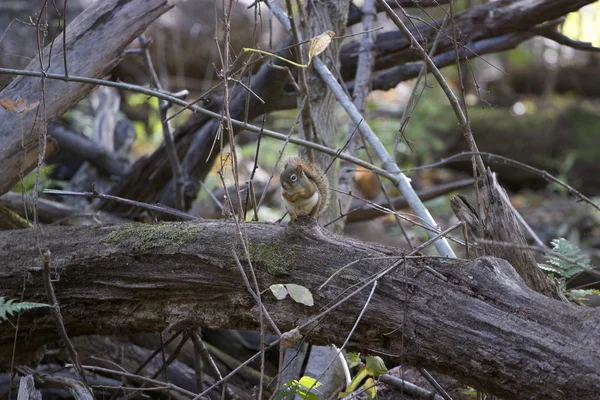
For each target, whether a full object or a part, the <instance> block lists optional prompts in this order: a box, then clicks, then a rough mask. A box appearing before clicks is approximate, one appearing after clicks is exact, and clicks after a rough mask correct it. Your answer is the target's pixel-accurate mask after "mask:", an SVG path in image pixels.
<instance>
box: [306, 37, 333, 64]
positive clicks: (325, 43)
mask: <svg viewBox="0 0 600 400" xmlns="http://www.w3.org/2000/svg"><path fill="white" fill-rule="evenodd" d="M333 35H335V32H334V31H325V32H323V33H321V34H320V35H319V36H315V37H314V38H312V39H310V48H309V50H308V59H309V60H312V58H313V57H315V56H318V55H319V54H321V53H322V52H324V51H325V49H326V48H327V47H329V44H331V38H332V37H333ZM309 62H310V61H309Z"/></svg>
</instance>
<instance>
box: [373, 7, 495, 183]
mask: <svg viewBox="0 0 600 400" xmlns="http://www.w3.org/2000/svg"><path fill="white" fill-rule="evenodd" d="M377 2H378V3H379V5H380V6H381V7H382V8H383V9H384V10H385V12H386V13H387V14H388V16H389V17H390V19H391V20H392V21H393V22H394V24H396V26H397V27H398V29H400V31H401V32H402V34H403V35H404V36H405V37H407V38H408V39H409V40H410V42H411V48H412V49H414V50H415V51H417V53H419V55H420V56H421V57H423V59H424V60H425V62H426V63H427V66H428V68H429V70H430V71H431V73H432V74H433V76H434V77H435V79H436V80H437V81H438V83H439V85H440V87H441V88H442V90H443V91H444V93H445V94H446V97H448V101H449V102H450V105H451V106H452V109H453V110H454V113H455V114H456V117H457V119H458V123H459V125H460V127H461V129H462V131H463V134H464V135H465V138H466V139H467V143H468V144H469V148H470V149H471V151H473V152H479V150H478V149H477V144H476V143H475V139H474V138H473V134H472V132H471V127H470V125H469V121H468V119H467V116H466V115H465V113H464V112H463V110H462V108H461V106H460V103H459V101H458V99H457V98H456V96H455V95H454V92H452V89H451V88H450V85H448V82H446V80H445V79H444V77H443V76H442V73H441V72H440V70H439V69H438V67H437V66H436V65H435V63H434V62H433V61H432V59H431V57H429V55H428V54H427V52H426V51H425V49H423V46H421V44H420V43H419V41H418V40H417V39H415V37H414V36H413V34H412V32H411V31H410V30H409V29H408V27H407V26H406V24H405V23H404V22H403V21H402V20H401V19H400V18H399V17H398V15H396V13H395V12H394V10H392V8H391V7H390V6H389V5H388V4H387V3H386V2H385V0H377ZM398 8H399V9H400V10H401V11H402V13H403V14H404V15H405V16H406V12H405V11H404V9H403V8H402V7H398ZM475 163H476V165H477V169H478V171H479V174H481V175H485V165H484V164H483V161H482V160H481V157H478V156H475Z"/></svg>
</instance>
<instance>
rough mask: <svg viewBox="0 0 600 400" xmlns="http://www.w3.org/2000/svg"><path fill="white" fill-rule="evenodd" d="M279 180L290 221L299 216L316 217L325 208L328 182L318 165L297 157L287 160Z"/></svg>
mask: <svg viewBox="0 0 600 400" xmlns="http://www.w3.org/2000/svg"><path fill="white" fill-rule="evenodd" d="M279 180H280V182H281V190H282V193H281V196H282V197H283V199H284V200H285V208H286V209H287V211H288V213H289V214H290V217H291V218H292V220H295V219H296V218H297V217H298V216H301V215H310V216H311V217H316V216H317V215H319V214H320V213H321V212H323V210H325V208H327V202H328V201H329V181H328V180H327V176H326V175H325V173H324V172H323V171H322V170H321V168H319V166H318V165H316V164H313V163H312V162H310V161H307V160H304V159H302V158H299V157H292V158H289V159H288V160H287V161H286V163H285V167H284V169H283V172H282V173H281V176H280V178H279Z"/></svg>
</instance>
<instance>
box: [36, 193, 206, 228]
mask: <svg viewBox="0 0 600 400" xmlns="http://www.w3.org/2000/svg"><path fill="white" fill-rule="evenodd" d="M92 189H94V188H92ZM43 193H44V194H57V195H61V196H80V197H87V198H91V199H95V198H98V199H105V200H112V201H116V202H119V203H124V204H128V205H130V206H134V207H139V208H144V209H147V210H152V211H157V212H161V213H165V214H169V215H173V216H176V217H179V218H182V219H184V220H188V221H198V220H201V219H202V218H201V217H198V216H195V215H192V214H188V213H186V212H183V211H179V210H176V209H174V208H171V207H168V206H164V205H155V204H148V203H142V202H140V201H135V200H129V199H124V198H122V197H118V196H113V195H110V194H103V193H98V192H96V191H95V190H93V191H92V192H71V191H69V190H56V189H44V191H43Z"/></svg>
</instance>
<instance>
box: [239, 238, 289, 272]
mask: <svg viewBox="0 0 600 400" xmlns="http://www.w3.org/2000/svg"><path fill="white" fill-rule="evenodd" d="M248 250H249V252H250V258H251V260H252V262H259V263H261V264H263V265H264V266H265V267H266V268H267V272H268V273H270V274H272V275H287V274H288V273H289V268H290V265H292V261H293V259H294V252H293V251H291V250H290V249H289V246H286V245H285V243H284V242H283V241H281V240H272V241H270V242H268V243H261V244H257V245H255V244H252V243H250V244H249V247H248Z"/></svg>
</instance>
